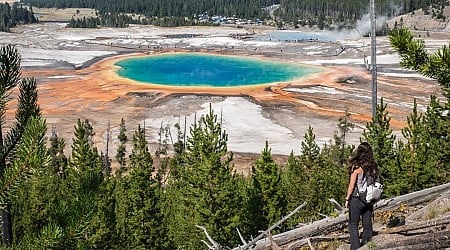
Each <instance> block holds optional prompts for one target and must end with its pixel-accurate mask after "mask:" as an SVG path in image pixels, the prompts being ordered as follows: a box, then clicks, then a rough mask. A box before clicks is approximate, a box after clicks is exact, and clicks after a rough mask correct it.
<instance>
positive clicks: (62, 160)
mask: <svg viewBox="0 0 450 250" xmlns="http://www.w3.org/2000/svg"><path fill="white" fill-rule="evenodd" d="M65 146H66V142H65V141H64V139H63V138H59V137H58V134H57V133H56V131H53V132H52V136H51V137H50V148H49V154H50V156H51V157H52V166H53V168H54V172H55V173H58V175H60V176H62V177H65V176H66V170H67V165H68V160H67V157H66V156H65V155H64V148H65Z"/></svg>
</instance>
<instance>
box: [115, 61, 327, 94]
mask: <svg viewBox="0 0 450 250" xmlns="http://www.w3.org/2000/svg"><path fill="white" fill-rule="evenodd" d="M115 65H117V66H119V67H120V69H119V70H118V74H119V75H120V76H122V77H125V78H129V79H132V80H135V81H139V82H144V83H150V84H160V85H169V86H192V87H200V86H202V87H205V86H208V87H236V86H246V85H257V84H269V83H274V82H286V81H291V80H294V79H296V78H300V77H304V76H307V75H309V74H312V73H317V72H319V71H320V70H319V69H317V68H314V67H308V66H304V65H299V64H294V63H284V62H275V61H269V60H260V59H253V58H245V57H235V56H223V55H212V54H205V53H173V54H160V55H153V56H145V57H135V58H128V59H124V60H121V61H118V62H117V63H116V64H115Z"/></svg>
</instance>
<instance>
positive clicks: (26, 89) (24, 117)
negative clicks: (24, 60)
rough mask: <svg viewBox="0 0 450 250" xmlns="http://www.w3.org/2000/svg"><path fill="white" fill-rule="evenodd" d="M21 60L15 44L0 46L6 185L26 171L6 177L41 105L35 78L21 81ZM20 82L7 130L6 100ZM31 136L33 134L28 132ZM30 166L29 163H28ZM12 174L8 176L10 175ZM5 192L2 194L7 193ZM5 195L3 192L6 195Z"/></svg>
mask: <svg viewBox="0 0 450 250" xmlns="http://www.w3.org/2000/svg"><path fill="white" fill-rule="evenodd" d="M20 62H21V58H20V55H19V53H18V51H17V49H16V48H15V47H14V46H11V45H7V46H4V47H1V48H0V177H1V178H2V179H3V180H5V181H6V180H7V181H6V182H5V183H9V184H8V185H19V184H18V183H20V181H19V180H21V179H22V178H23V177H24V175H25V172H22V171H19V172H17V173H16V174H17V175H16V176H15V177H14V179H13V180H14V181H13V180H8V175H9V174H10V172H11V171H14V169H10V168H11V166H14V161H15V160H16V159H17V157H23V156H20V155H17V152H18V147H19V146H20V144H21V142H22V138H23V136H24V134H25V132H26V131H27V126H29V123H30V120H32V119H33V118H37V117H39V116H40V109H39V106H38V105H37V88H36V81H35V80H34V79H32V78H26V79H23V80H22V81H20V75H21V70H20ZM16 86H19V98H18V104H17V110H16V115H15V119H16V120H15V122H14V124H13V126H12V127H11V129H10V130H9V131H6V130H5V127H4V126H5V124H7V121H8V119H7V116H6V111H7V104H8V102H9V101H10V100H11V99H10V94H11V92H12V91H13V89H14V88H15V87H16ZM29 136H32V135H29ZM35 136H39V134H36V135H35ZM30 167H31V166H30ZM9 177H11V176H9ZM9 188H11V187H10V186H3V188H2V190H8V189H9ZM7 193H8V192H5V193H4V194H3V195H7ZM6 197H7V196H5V198H6ZM4 202H5V203H3V204H2V210H1V213H2V222H3V223H2V239H3V243H5V244H6V245H9V244H11V243H12V240H13V239H12V226H11V224H12V222H11V217H10V213H9V208H10V205H9V203H8V200H7V199H5V200H4Z"/></svg>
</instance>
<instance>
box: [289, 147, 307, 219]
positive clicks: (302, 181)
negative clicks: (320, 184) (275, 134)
mask: <svg viewBox="0 0 450 250" xmlns="http://www.w3.org/2000/svg"><path fill="white" fill-rule="evenodd" d="M308 181H309V173H308V171H307V169H306V168H305V166H304V165H303V164H302V163H301V162H300V160H299V158H298V157H297V156H295V155H294V152H293V151H291V153H290V155H289V158H288V160H287V163H286V168H285V171H284V172H283V187H284V192H285V193H286V200H287V204H286V207H287V211H292V210H294V209H295V208H296V207H298V206H299V205H300V204H302V203H303V202H305V201H306V200H307V199H308ZM302 219H303V214H302V213H296V214H294V215H293V216H292V217H291V219H289V220H288V221H286V224H287V226H288V227H295V226H297V225H298V224H299V223H300V222H301V221H302Z"/></svg>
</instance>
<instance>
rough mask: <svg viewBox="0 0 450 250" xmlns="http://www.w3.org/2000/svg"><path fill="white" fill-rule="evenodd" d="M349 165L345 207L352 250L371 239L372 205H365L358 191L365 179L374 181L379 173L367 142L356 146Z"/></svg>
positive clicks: (362, 186)
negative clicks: (360, 235) (359, 226)
mask: <svg viewBox="0 0 450 250" xmlns="http://www.w3.org/2000/svg"><path fill="white" fill-rule="evenodd" d="M349 163H350V164H349V166H350V168H349V176H350V178H349V179H350V181H349V184H348V189H347V196H346V198H345V207H346V208H348V210H349V216H348V217H349V220H348V225H349V234H350V249H351V250H353V249H358V248H359V247H361V246H362V245H364V244H366V243H367V242H369V241H370V240H371V238H372V235H373V226H372V217H373V203H367V202H366V201H364V200H363V199H361V198H360V196H359V193H358V192H359V191H358V190H362V189H363V188H364V185H365V183H364V178H365V177H369V176H370V177H371V178H373V179H376V178H378V177H379V172H378V168H377V164H376V161H375V159H374V156H373V150H372V147H371V146H370V144H369V143H367V142H362V143H361V144H360V145H358V147H357V148H356V150H355V152H354V155H353V157H352V158H351V159H350V162H349ZM361 219H362V226H363V232H362V237H361V240H360V238H359V230H358V225H359V222H360V220H361Z"/></svg>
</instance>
